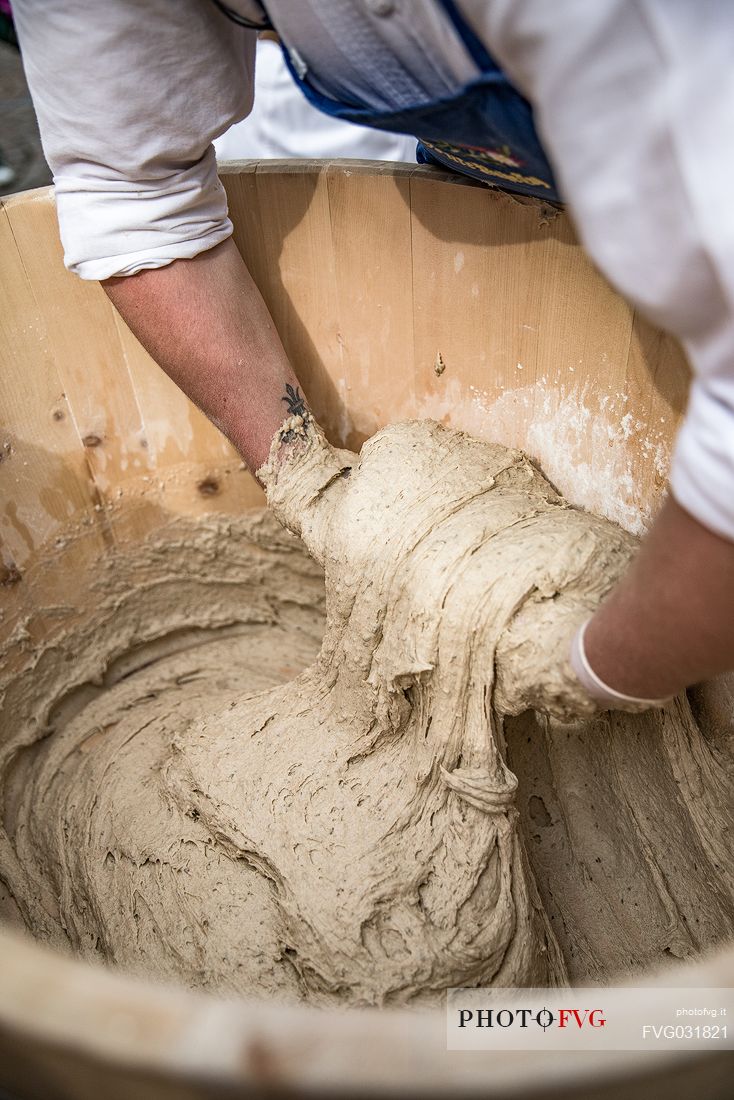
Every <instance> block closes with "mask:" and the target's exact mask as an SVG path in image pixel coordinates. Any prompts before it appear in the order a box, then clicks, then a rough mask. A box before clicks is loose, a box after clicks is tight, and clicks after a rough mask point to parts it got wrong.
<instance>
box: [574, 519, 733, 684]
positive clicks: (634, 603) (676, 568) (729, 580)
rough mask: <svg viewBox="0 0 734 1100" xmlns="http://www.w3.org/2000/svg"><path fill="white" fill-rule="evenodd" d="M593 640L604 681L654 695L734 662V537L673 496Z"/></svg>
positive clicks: (599, 617) (590, 635) (591, 629)
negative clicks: (733, 539)
mask: <svg viewBox="0 0 734 1100" xmlns="http://www.w3.org/2000/svg"><path fill="white" fill-rule="evenodd" d="M585 645H586V655H587V657H588V660H589V663H590V664H591V667H592V668H593V669H594V671H595V672H596V674H597V675H598V676H599V677H601V679H602V680H603V681H605V682H606V683H607V684H609V685H610V686H611V687H613V688H615V689H616V690H617V691H621V692H624V693H625V694H627V695H633V696H638V697H640V698H646V699H655V698H663V697H665V696H668V695H672V694H674V693H676V692H678V691H680V690H681V689H682V688H684V687H687V686H689V685H690V684H693V683H697V682H699V681H701V680H704V679H708V678H710V677H711V676H716V675H718V674H719V673H721V672H724V671H725V670H727V669H731V668H734V543H731V542H729V541H727V540H726V539H723V538H721V537H719V536H718V535H715V534H714V533H713V532H711V531H709V530H708V529H707V528H705V527H703V526H702V525H701V524H700V523H698V522H697V521H696V520H695V519H693V517H692V516H691V515H689V514H688V513H687V512H686V511H684V509H683V508H681V507H680V505H679V504H677V503H676V501H675V500H673V499H672V498H671V499H669V500H668V501H667V502H666V504H665V505H664V507H663V509H662V511H661V513H660V515H659V516H658V518H657V520H656V522H655V525H654V527H653V529H652V531H651V532H650V534H649V536H648V538H647V539H646V540H645V542H644V543H643V545H642V548H641V550H640V553H639V555H638V557H637V559H636V561H635V562H634V564H633V566H632V568H631V569H630V571H629V573H628V574H627V576H626V577H625V578H624V580H623V581H622V582H621V583H620V584H619V585H618V587H617V588H616V589H615V590H614V592H612V594H611V596H610V597H609V599H608V600H607V601H606V603H605V604H604V605H603V606H602V607H601V608H600V610H599V611H598V612H597V613H596V615H595V616H594V618H593V619H592V621H591V623H590V624H589V626H588V628H587V630H586V638H585Z"/></svg>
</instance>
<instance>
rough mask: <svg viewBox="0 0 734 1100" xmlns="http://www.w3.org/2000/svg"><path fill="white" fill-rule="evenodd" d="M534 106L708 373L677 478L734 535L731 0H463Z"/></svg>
mask: <svg viewBox="0 0 734 1100" xmlns="http://www.w3.org/2000/svg"><path fill="white" fill-rule="evenodd" d="M461 5H462V7H463V8H464V10H465V11H466V13H467V15H468V16H469V17H470V18H471V21H472V22H473V23H474V25H475V26H476V28H477V29H478V30H479V32H480V33H481V34H482V36H483V37H484V39H485V41H486V42H487V44H488V46H489V48H490V49H491V50H493V51H494V52H495V54H496V55H497V56H498V58H499V59H500V61H501V62H502V64H503V66H504V68H505V69H506V70H507V72H508V74H509V75H510V76H511V77H512V78H513V79H514V81H515V82H516V83H517V85H518V86H519V87H520V88H522V90H523V91H524V93H525V94H526V96H527V97H528V98H529V99H530V100H531V102H532V103H533V107H534V111H535V117H536V121H537V124H538V128H539V131H540V134H541V136H542V139H543V142H544V145H545V147H546V150H547V152H548V154H549V157H550V159H551V160H552V162H553V166H554V170H555V172H556V176H557V178H558V180H559V183H560V186H561V190H562V192H563V195H564V198H565V199H566V200H567V202H568V204H569V207H570V209H571V212H572V214H573V217H574V220H575V222H576V225H577V228H578V231H579V235H580V237H581V239H582V241H583V243H584V245H585V246H586V248H587V250H588V252H589V253H590V255H591V256H592V257H593V258H594V260H595V261H596V263H597V264H598V266H599V267H600V268H601V270H602V271H603V272H604V273H605V274H606V276H607V277H608V279H609V281H610V282H611V283H612V284H613V285H615V286H616V287H617V288H618V289H619V290H620V291H621V292H622V293H623V294H624V295H625V296H626V297H627V298H628V299H629V300H630V301H631V302H633V303H634V304H635V305H636V306H637V307H638V308H639V309H640V310H641V311H642V312H643V313H644V314H645V315H646V316H647V317H649V318H650V319H651V320H652V321H653V322H655V323H656V324H658V325H659V326H660V327H662V328H665V329H667V331H669V332H671V333H673V334H674V335H675V336H677V337H678V338H679V340H680V341H681V343H682V344H683V346H684V348H685V350H686V352H687V355H688V358H689V361H690V363H691V366H692V368H693V371H694V380H693V384H692V387H691V394H690V400H689V406H688V410H687V413H686V417H685V420H684V423H683V425H682V428H681V430H680V432H679V435H678V439H677V441H676V448H675V452H674V456H673V464H672V471H671V478H670V482H671V488H672V491H673V494H674V496H675V497H676V499H677V500H678V502H679V503H680V504H681V505H682V506H683V507H684V508H685V509H686V510H687V511H689V512H690V513H691V514H692V515H693V516H695V517H696V519H698V520H699V521H700V522H701V523H703V524H704V525H705V526H706V527H708V528H710V529H711V530H712V531H715V532H717V533H718V534H720V535H723V536H724V537H725V538H728V539H731V540H734V204H733V203H732V200H731V188H732V180H733V179H734V144H733V143H732V140H731V138H732V128H733V126H734V122H733V120H734V64H732V58H734V15H733V14H732V8H731V5H730V4H729V3H726V2H725V0H697V2H696V3H695V4H693V3H690V2H688V0H594V3H588V2H587V0H556V2H555V3H553V4H548V3H547V2H546V0H461Z"/></svg>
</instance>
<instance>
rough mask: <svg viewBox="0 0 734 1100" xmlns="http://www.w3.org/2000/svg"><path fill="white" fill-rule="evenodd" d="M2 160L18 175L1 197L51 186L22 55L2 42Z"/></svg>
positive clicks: (0, 191) (0, 192)
mask: <svg viewBox="0 0 734 1100" xmlns="http://www.w3.org/2000/svg"><path fill="white" fill-rule="evenodd" d="M0 160H2V161H4V162H5V163H6V164H8V165H10V167H11V168H12V169H13V171H14V172H15V178H14V179H13V180H11V181H10V182H9V183H7V184H3V185H0V195H8V194H12V193H13V192H14V191H25V190H26V189H27V188H29V187H43V186H44V185H45V184H47V183H50V182H51V173H50V172H49V169H48V165H47V164H46V161H45V160H44V157H43V152H42V151H41V142H40V139H39V137H38V125H37V123H36V116H35V113H34V111H33V104H32V103H31V97H30V93H29V91H28V85H27V84H26V82H25V76H24V75H23V66H22V65H21V61H20V54H19V53H18V51H17V50H15V49H14V48H13V47H12V46H8V45H7V44H6V43H5V42H0Z"/></svg>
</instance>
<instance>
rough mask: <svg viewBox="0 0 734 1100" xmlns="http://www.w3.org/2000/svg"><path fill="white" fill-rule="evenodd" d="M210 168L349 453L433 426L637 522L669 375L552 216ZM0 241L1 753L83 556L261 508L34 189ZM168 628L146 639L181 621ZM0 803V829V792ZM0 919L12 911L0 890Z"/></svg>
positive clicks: (535, 805)
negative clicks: (64, 241)
mask: <svg viewBox="0 0 734 1100" xmlns="http://www.w3.org/2000/svg"><path fill="white" fill-rule="evenodd" d="M224 182H225V185H226V188H227V192H228V198H229V203H230V213H231V216H232V219H233V222H234V225H235V240H236V242H237V244H238V247H239V248H240V250H241V252H242V254H243V255H244V257H245V259H246V261H247V262H248V265H249V266H250V269H251V270H252V272H253V275H254V277H255V280H256V282H257V283H258V285H259V287H260V289H261V291H262V293H263V295H264V297H265V299H266V301H267V303H268V305H269V307H270V310H271V312H272V314H273V317H274V320H275V322H276V326H277V327H278V330H279V332H280V334H281V336H282V338H283V341H284V344H285V346H286V349H287V351H288V352H289V355H290V357H291V359H292V361H293V362H294V364H296V369H297V373H298V375H299V378H300V380H301V381H302V385H303V389H304V392H305V393H306V395H307V396H308V398H309V401H310V403H311V405H312V407H313V409H314V412H315V414H316V416H317V417H318V419H319V420H320V421H322V423H323V424H324V426H325V428H326V430H327V434H328V435H329V437H330V438H331V439H332V441H333V442H334V443H337V444H339V445H343V446H348V447H352V448H357V447H358V446H359V445H360V444H361V442H362V441H363V440H364V439H365V438H367V437H368V436H369V435H371V434H372V433H374V431H376V430H377V429H378V428H380V427H381V426H382V425H384V424H386V423H389V422H392V421H395V420H398V419H402V418H409V417H431V418H435V419H438V420H440V421H442V422H444V423H446V424H448V425H450V426H452V427H456V428H460V429H464V430H466V431H468V432H470V433H471V434H473V435H477V436H479V437H482V438H487V439H496V440H498V441H500V442H502V443H505V444H509V445H511V446H516V447H519V448H522V449H524V450H526V451H527V452H528V453H529V454H530V455H531V457H533V458H534V459H535V460H537V461H538V463H539V464H540V465H541V466H542V468H543V469H544V471H545V472H546V474H547V475H548V476H549V477H550V478H551V480H552V481H553V482H554V484H556V486H557V487H558V488H559V490H560V491H562V492H563V493H564V494H565V495H566V496H567V497H568V498H569V499H570V500H571V501H572V502H573V503H575V504H578V505H580V506H582V507H586V508H589V509H590V510H593V511H596V512H599V513H600V514H603V515H606V516H607V517H608V518H610V519H612V520H614V521H615V522H618V523H620V524H621V525H622V526H624V527H625V528H627V529H628V530H631V531H633V532H634V533H642V532H643V531H644V530H645V528H646V526H647V524H648V522H649V519H650V516H651V515H652V514H653V513H654V511H655V509H656V507H657V506H658V504H659V502H660V500H661V499H662V495H663V493H664V490H665V478H666V470H667V466H668V461H669V457H670V451H671V446H672V442H673V438H674V435H675V430H676V427H677V425H678V423H679V420H680V417H681V414H682V410H683V407H684V404H685V398H686V392H687V385H688V369H687V366H686V364H685V361H684V358H683V356H682V353H681V351H680V349H679V348H678V346H677V345H676V344H675V343H674V342H673V341H672V340H670V339H669V338H668V337H666V336H665V335H664V334H662V333H660V332H658V331H656V330H654V329H653V328H652V327H651V326H649V325H648V324H647V323H646V322H645V321H643V320H642V319H641V318H640V317H639V316H638V315H637V314H636V313H635V312H634V311H633V310H631V309H630V308H629V306H628V305H627V304H626V303H625V302H623V301H622V300H621V299H620V298H619V297H618V295H616V294H615V292H614V291H613V290H611V289H610V288H609V287H608V285H607V284H606V283H605V281H604V280H603V279H602V278H601V277H600V275H599V274H598V273H597V272H596V271H595V270H594V269H593V268H592V267H591V265H590V264H589V261H588V260H587V259H586V257H585V255H584V253H583V251H582V250H581V249H580V247H579V245H578V244H577V242H576V239H575V236H574V232H573V228H572V226H571V223H570V221H569V219H568V217H567V215H566V214H565V213H564V212H563V211H561V210H558V209H555V208H553V207H549V206H546V205H544V204H542V203H539V202H537V201H535V200H528V201H519V200H517V199H515V198H510V197H509V196H506V195H502V194H500V193H497V192H492V191H491V190H488V189H485V188H484V187H482V186H479V185H474V184H472V183H471V182H468V181H459V180H457V179H455V178H453V177H451V176H447V175H444V174H443V173H441V172H437V171H434V170H430V169H427V168H417V167H409V166H404V167H397V168H393V169H387V168H385V167H383V166H376V165H370V164H366V163H358V162H350V163H339V162H332V163H326V164H325V163H316V162H299V163H298V164H282V163H270V164H255V163H241V164H238V165H233V166H231V167H230V168H229V169H226V168H225V170H224ZM457 187H458V188H461V193H460V195H459V193H457V191H456V188H457ZM459 198H460V199H461V201H457V199H459ZM0 254H1V255H2V262H1V263H0V293H2V296H3V301H4V303H5V306H6V308H5V309H4V310H3V313H2V317H1V318H0V326H1V327H2V342H1V344H0V358H1V359H2V377H3V383H2V386H3V417H2V424H1V425H0V427H1V435H0V481H1V482H2V487H3V505H2V523H1V526H0V534H1V535H2V559H1V561H0V586H1V587H0V592H1V593H2V598H3V608H2V622H1V623H0V634H1V635H2V639H3V646H4V648H5V651H6V654H7V659H6V661H5V664H4V672H3V675H4V677H5V679H6V684H7V685H9V694H8V702H7V704H6V709H5V711H4V712H3V728H2V729H0V744H2V743H3V742H4V743H6V744H7V743H8V741H9V739H10V738H11V737H12V734H13V728H14V727H13V721H14V720H13V713H14V712H13V708H14V707H15V708H17V706H18V705H21V704H20V703H19V702H18V695H17V693H19V692H20V693H22V692H26V695H27V702H28V704H29V705H30V703H31V702H32V703H33V706H34V707H35V708H36V709H37V711H38V713H41V712H42V711H43V707H40V709H39V708H38V704H39V699H38V696H37V691H38V686H37V685H38V683H39V680H40V679H41V678H40V677H39V675H38V672H40V671H42V670H34V668H33V658H32V655H33V654H36V655H38V658H39V660H41V659H42V655H43V654H44V653H45V654H52V653H53V650H54V639H55V638H56V636H57V632H58V629H59V624H66V625H68V616H69V615H74V614H76V612H75V611H74V608H75V607H76V608H78V610H79V615H80V623H81V617H83V613H84V609H85V608H88V607H89V600H88V597H89V594H90V592H92V591H93V590H92V588H91V587H90V578H92V577H94V576H95V575H96V574H97V572H98V565H99V563H100V562H103V561H107V560H112V559H113V558H114V559H115V560H121V561H123V560H126V552H127V550H128V549H129V548H133V549H134V548H136V547H138V546H140V545H142V544H143V543H144V542H145V540H149V539H151V538H152V539H153V540H155V539H157V538H159V537H160V538H166V537H168V533H170V532H171V531H172V530H173V531H175V530H177V526H176V525H181V524H183V525H184V526H186V525H192V524H193V525H196V524H197V523H199V522H201V523H203V524H204V525H206V524H207V523H210V522H212V523H215V524H216V523H221V522H225V521H226V518H227V517H235V522H236V523H239V522H240V517H242V516H243V515H245V514H246V513H249V512H250V511H252V510H255V509H259V508H261V507H262V503H263V499H262V494H261V492H260V489H259V488H258V486H257V485H256V483H255V482H254V480H253V479H252V477H251V476H250V474H249V472H248V471H247V470H246V469H245V468H244V466H243V464H242V463H241V461H240V459H239V456H238V455H237V454H236V453H235V452H234V451H233V449H232V448H231V446H230V445H229V444H228V443H227V441H226V440H225V439H224V438H223V437H222V436H221V435H220V434H219V433H218V432H217V431H216V429H215V428H213V426H212V425H211V424H209V422H208V421H207V420H206V419H205V418H204V417H203V415H202V414H201V413H200V412H199V411H198V410H197V409H196V408H195V407H194V406H192V405H191V403H190V402H188V401H187V399H186V398H185V397H184V396H183V395H182V394H181V393H180V391H178V390H177V388H176V387H175V386H174V385H173V384H172V383H171V382H170V381H169V380H168V379H167V378H166V377H165V376H164V375H163V373H162V372H161V371H160V370H159V369H158V368H157V367H156V366H155V364H153V363H152V361H151V360H150V358H149V357H148V356H147V355H146V353H145V352H144V351H143V350H142V349H141V348H140V346H139V345H138V344H137V342H136V341H135V339H134V338H133V337H132V335H131V334H130V333H129V331H128V330H127V328H126V327H125V325H124V324H123V322H122V321H121V320H120V318H119V317H118V316H117V315H116V314H115V313H114V311H113V310H112V308H111V306H110V305H109V303H108V301H107V299H106V297H105V295H104V293H103V291H102V290H101V288H100V287H99V286H97V285H96V284H82V283H81V282H79V281H78V280H76V279H75V278H74V277H72V276H71V275H69V274H68V273H67V272H66V271H65V270H64V268H63V264H62V258H61V252H60V245H59V242H58V235H57V229H56V222H55V211H54V207H53V200H52V197H51V195H50V193H49V192H47V191H40V192H36V193H31V194H28V195H23V196H18V197H15V198H10V199H8V200H5V201H4V202H3V203H2V205H1V207H0ZM115 555H117V557H116V558H115ZM134 558H135V555H134V554H133V555H132V558H131V559H130V560H134ZM129 581H130V584H131V585H134V584H135V583H136V582H135V578H132V577H131V578H129ZM184 619H185V621H183V620H182V623H181V624H180V626H179V627H171V631H170V632H169V633H171V636H170V637H169V638H168V642H167V643H166V644H167V645H168V644H170V645H173V646H174V647H175V644H176V641H175V631H176V630H178V629H180V630H182V631H184V632H186V631H190V630H192V629H194V627H193V626H192V619H191V616H189V618H186V617H185V616H184ZM225 620H226V615H224V618H223V621H222V623H220V624H219V626H218V627H217V629H221V630H226V629H229V628H231V627H232V622H230V623H229V627H228V626H227V623H226V621H225ZM141 630H142V628H141ZM142 633H143V634H144V630H143V631H142ZM314 636H315V635H314ZM135 644H138V642H136V643H135ZM139 644H140V645H142V646H145V645H149V644H153V642H152V641H151V639H150V638H147V639H146V638H143V637H142V635H141V639H140V640H139ZM128 648H129V647H128ZM133 648H134V647H133ZM124 652H125V653H127V652H128V650H125V651H124ZM29 657H30V658H31V659H29ZM46 659H50V658H48V657H47V658H46ZM125 660H130V657H129V656H124V655H123V653H122V652H121V653H120V654H117V655H115V654H114V653H107V654H105V656H104V661H101V664H100V667H99V668H97V669H96V670H87V672H86V673H85V676H84V677H82V683H87V682H88V681H89V680H90V679H91V681H94V678H95V677H97V679H99V678H100V677H102V678H103V679H104V677H105V676H107V677H110V676H114V675H118V674H119V675H122V673H121V672H120V669H121V667H122V666H120V665H116V664H115V662H116V661H123V662H124V661H125ZM115 669H117V672H115V671H114V670H115ZM110 670H112V671H110ZM21 673H22V675H21ZM82 683H80V685H79V688H78V690H79V691H83V690H86V689H84V688H83V686H82ZM34 693H35V694H34ZM82 702H83V700H82V699H81V697H79V698H77V700H76V703H74V701H73V700H72V701H70V702H69V703H68V705H69V706H72V707H73V706H74V705H81V703H82ZM694 704H695V706H696V707H697V708H698V710H697V714H698V715H699V716H701V718H702V725H703V726H705V728H706V731H707V737H708V738H709V739H710V741H711V742H712V744H714V745H715V751H716V752H717V753H719V754H720V756H721V757H722V759H723V758H724V757H725V756H726V757H727V758H730V757H731V736H732V734H731V730H732V723H731V721H730V720H729V718H728V716H729V715H730V714H731V713H732V707H731V690H730V687H729V686H728V684H727V683H726V682H721V683H719V684H717V685H713V686H707V687H705V688H702V689H700V690H699V691H698V692H697V694H696V696H695V699H694ZM16 713H17V711H16ZM52 728H53V722H52V721H49V730H50V729H52ZM531 732H532V731H531ZM527 737H528V729H527V728H525V727H522V724H520V726H518V727H517V729H515V730H514V731H510V736H509V739H508V747H509V752H510V756H511V763H512V766H513V767H514V768H515V769H516V770H517V771H518V773H519V774H520V776H521V781H522V780H523V778H524V779H525V780H526V781H527V783H528V784H529V786H528V788H527V789H528V797H527V800H526V802H525V808H524V811H523V812H524V819H525V824H524V827H525V830H526V839H527V842H528V845H529V848H530V850H533V844H534V843H535V842H533V840H532V838H533V837H534V836H540V837H541V838H545V836H546V831H547V819H549V818H552V816H553V815H552V813H551V811H549V808H548V805H547V804H546V801H545V800H544V797H543V795H542V793H539V787H538V783H539V779H538V776H537V775H535V776H534V777H532V770H533V765H532V762H531V761H530V760H528V759H527V755H526V754H524V751H523V747H522V746H523V744H524V743H526V742H527ZM32 751H33V750H30V749H29V750H28V755H27V757H26V763H25V764H24V765H21V764H20V763H18V764H17V765H16V766H17V767H18V768H20V767H21V766H25V767H28V766H29V763H28V762H29V761H30V759H31V755H32ZM4 812H5V815H6V823H7V824H9V825H10V826H12V820H11V819H12V815H13V809H12V806H11V805H10V804H9V803H8V804H6V805H5V807H4ZM11 831H12V830H11ZM536 847H537V844H536ZM540 847H541V848H543V845H542V844H541V845H540ZM538 858H539V859H541V862H542V858H544V857H543V856H542V853H540V854H539V857H538ZM544 900H546V902H547V903H548V904H552V902H551V900H550V899H547V898H546V899H544ZM0 913H5V914H6V915H7V916H8V918H9V919H11V920H12V919H13V918H14V916H15V917H16V918H17V913H16V912H15V909H14V903H13V902H12V899H10V898H9V897H8V896H7V895H6V894H5V895H4V894H3V893H2V892H0ZM673 955H675V951H673ZM619 962H620V966H621V960H619Z"/></svg>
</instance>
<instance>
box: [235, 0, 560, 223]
mask: <svg viewBox="0 0 734 1100" xmlns="http://www.w3.org/2000/svg"><path fill="white" fill-rule="evenodd" d="M214 2H215V3H216V4H217V6H218V7H220V8H223V7H224V5H223V4H222V3H221V0H214ZM438 2H439V3H440V4H441V5H442V6H443V8H444V10H445V11H446V13H447V15H448V16H449V18H450V19H451V21H452V23H453V25H454V27H455V29H456V31H457V33H458V35H459V36H460V38H461V39H462V41H463V43H464V45H465V46H466V49H467V51H468V53H469V55H470V56H471V58H472V60H473V61H474V62H475V64H476V65H477V67H478V69H479V70H480V75H479V76H478V77H476V78H475V79H474V80H472V81H471V82H470V83H469V84H467V85H466V86H465V87H464V88H462V89H461V90H460V91H459V92H456V93H454V94H453V95H451V96H448V97H446V98H443V99H437V100H433V101H431V102H428V103H426V102H424V103H418V104H415V105H414V106H409V107H405V106H403V107H401V108H400V109H399V110H395V111H376V110H374V109H373V108H371V107H364V106H359V105H355V104H345V103H341V102H339V101H338V100H335V99H331V98H330V97H329V96H326V95H323V94H322V93H321V92H319V91H317V90H316V89H315V88H314V87H313V86H312V85H311V84H310V83H309V82H308V78H307V73H306V71H305V67H304V66H302V65H300V64H299V63H298V56H297V54H296V53H295V51H290V50H289V49H288V48H287V47H286V45H285V44H283V56H284V58H285V62H286V64H287V66H288V69H289V70H290V72H291V75H292V76H293V79H294V80H295V82H296V84H297V85H298V87H299V88H300V89H301V91H302V92H303V94H304V95H305V97H306V99H307V100H308V101H309V103H311V104H312V105H313V106H314V107H316V108H317V109H318V110H319V111H322V112H324V113H325V114H327V115H331V117H332V118H339V119H342V120H343V121H345V122H354V123H357V124H358V125H360V126H370V127H372V128H373V129H375V130H388V131H390V132H392V133H402V134H410V135H411V136H413V137H416V138H417V139H418V148H417V159H418V162H419V163H421V164H423V163H432V164H439V165H441V167H443V168H449V169H451V170H452V171H454V172H460V173H462V174H463V175H466V176H473V177H474V178H475V179H479V180H482V182H483V183H488V184H491V185H493V186H494V187H500V188H502V189H503V190H505V191H514V192H517V193H518V194H521V195H533V196H535V197H536V198H541V199H546V200H547V201H550V202H560V201H561V200H560V197H559V194H558V190H557V188H556V183H555V180H554V178H553V172H552V170H551V167H550V164H549V163H548V159H547V157H546V155H545V153H544V152H543V147H542V146H541V144H540V140H539V138H538V135H537V133H536V131H535V126H534V124H533V112H532V108H531V106H530V104H529V103H528V101H527V100H526V99H524V98H523V96H521V95H520V93H519V92H518V91H517V90H516V89H515V88H514V87H513V85H512V84H511V83H510V81H509V80H508V79H507V77H506V76H505V74H504V73H503V72H502V70H501V69H500V67H499V66H498V65H497V64H496V63H495V61H494V60H493V59H492V57H491V55H490V54H489V52H488V51H487V49H486V48H485V46H484V44H483V43H482V41H481V40H480V39H479V37H478V36H477V35H476V34H475V32H474V31H473V29H472V28H471V27H470V26H469V24H468V23H467V22H466V20H465V19H464V18H463V16H462V15H461V13H460V12H459V10H458V9H457V7H456V4H455V2H454V0H438ZM260 7H261V8H262V10H263V16H264V20H263V23H261V24H259V26H260V27H262V26H272V24H270V23H269V20H268V18H267V9H266V3H264V2H263V0H260ZM274 29H275V30H276V31H277V27H276V28H274Z"/></svg>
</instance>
